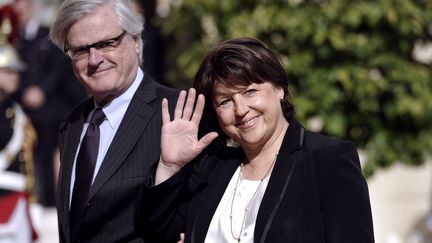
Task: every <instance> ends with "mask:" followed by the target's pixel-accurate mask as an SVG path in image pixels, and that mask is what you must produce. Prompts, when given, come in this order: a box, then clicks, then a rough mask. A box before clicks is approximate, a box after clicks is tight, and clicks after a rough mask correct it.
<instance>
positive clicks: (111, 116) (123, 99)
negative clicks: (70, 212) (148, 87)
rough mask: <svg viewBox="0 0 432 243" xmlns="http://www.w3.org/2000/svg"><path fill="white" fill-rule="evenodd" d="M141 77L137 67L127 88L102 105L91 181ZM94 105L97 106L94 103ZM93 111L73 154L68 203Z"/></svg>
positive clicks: (70, 198) (141, 73)
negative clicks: (82, 144) (96, 153)
mask: <svg viewBox="0 0 432 243" xmlns="http://www.w3.org/2000/svg"><path fill="white" fill-rule="evenodd" d="M143 77H144V73H143V71H142V70H141V69H140V68H138V72H137V76H136V77H135V80H134V81H133V83H132V84H131V85H130V86H129V88H128V89H127V90H126V91H125V92H124V93H123V94H121V95H120V96H119V97H117V98H115V99H114V100H112V101H111V102H109V103H108V104H106V105H105V106H104V107H102V110H103V112H104V113H105V116H106V118H105V120H104V121H103V122H102V124H101V125H100V126H99V129H100V139H99V151H98V155H97V159H96V165H95V170H94V172H93V180H92V183H93V182H94V180H95V178H96V176H97V173H98V171H99V169H100V167H101V165H102V161H103V159H104V158H105V155H106V153H107V151H108V148H109V146H110V144H111V142H112V140H113V138H114V135H115V134H116V132H117V129H118V128H119V126H120V123H121V121H122V120H123V116H124V114H125V113H126V110H127V108H128V107H129V104H130V102H131V100H132V97H133V95H134V94H135V92H136V90H137V89H138V86H139V85H140V84H141V81H142V79H143ZM95 107H97V105H96V104H95ZM93 112H94V110H93V111H91V112H90V114H89V115H88V117H87V120H86V122H85V123H84V127H83V130H82V132H81V139H80V144H79V145H78V149H77V151H76V154H75V159H74V164H73V168H72V175H71V185H70V188H71V190H70V195H69V196H70V197H69V205H70V203H71V201H72V193H73V185H74V183H75V168H76V159H77V157H78V151H79V150H80V147H81V142H82V139H83V138H84V135H85V133H86V131H87V127H88V122H89V121H90V118H91V117H92V115H93Z"/></svg>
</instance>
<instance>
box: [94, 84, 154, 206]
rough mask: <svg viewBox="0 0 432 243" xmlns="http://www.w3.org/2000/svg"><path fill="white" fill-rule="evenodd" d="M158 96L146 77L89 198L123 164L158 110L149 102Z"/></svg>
mask: <svg viewBox="0 0 432 243" xmlns="http://www.w3.org/2000/svg"><path fill="white" fill-rule="evenodd" d="M155 98H156V90H155V84H154V81H151V80H149V79H146V78H144V79H143V81H142V82H141V84H140V86H139V87H138V89H137V91H136V92H135V94H134V96H133V98H132V100H131V102H130V104H129V107H128V109H127V111H126V113H125V116H124V117H123V120H122V122H121V124H120V127H119V129H118V130H117V132H116V134H115V136H114V138H113V141H112V142H111V145H110V147H109V149H108V151H107V154H106V156H105V158H104V160H103V162H102V165H101V167H100V169H99V172H98V174H97V176H96V178H95V181H94V183H93V185H92V187H91V188H90V192H89V197H88V199H90V198H92V197H93V196H94V195H95V193H96V192H97V191H98V190H99V189H100V188H101V187H102V186H103V185H104V184H105V183H106V181H107V180H108V179H109V178H110V177H111V176H112V175H113V174H114V173H115V171H116V170H117V169H118V168H119V167H120V166H121V165H122V164H123V162H124V161H125V159H126V157H127V155H128V154H129V153H130V151H131V150H132V148H133V147H134V145H135V144H136V142H137V141H138V139H139V138H140V136H141V133H142V132H143V131H144V128H145V127H146V126H147V123H148V122H149V121H150V120H151V118H152V116H153V115H154V113H155V112H156V110H155V109H154V108H153V107H151V106H149V105H148V103H149V102H150V101H151V100H154V99H155Z"/></svg>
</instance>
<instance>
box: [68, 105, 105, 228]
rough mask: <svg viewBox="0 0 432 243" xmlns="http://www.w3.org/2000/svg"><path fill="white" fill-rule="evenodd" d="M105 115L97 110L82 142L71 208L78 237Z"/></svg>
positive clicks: (71, 221) (100, 110) (72, 220)
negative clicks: (100, 129)
mask: <svg viewBox="0 0 432 243" xmlns="http://www.w3.org/2000/svg"><path fill="white" fill-rule="evenodd" d="M104 119H105V114H104V113H103V111H102V109H101V108H96V109H95V111H94V113H93V116H92V118H91V119H90V122H89V125H88V128H87V131H86V134H85V135H84V138H83V140H82V142H81V147H80V150H79V152H78V157H77V160H76V169H75V183H74V188H73V193H72V202H71V207H70V224H71V234H72V236H74V235H76V230H78V225H79V222H80V219H81V216H82V214H83V211H84V208H85V203H86V201H87V197H88V193H89V190H90V185H91V183H92V179H93V173H94V169H95V164H96V159H97V154H98V150H99V136H100V132H99V125H100V124H101V123H102V122H103V121H104Z"/></svg>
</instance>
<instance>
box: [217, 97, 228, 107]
mask: <svg viewBox="0 0 432 243" xmlns="http://www.w3.org/2000/svg"><path fill="white" fill-rule="evenodd" d="M229 102H230V100H229V99H226V100H222V101H220V102H218V105H217V106H218V107H220V106H227V105H228V104H229Z"/></svg>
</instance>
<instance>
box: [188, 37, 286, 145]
mask: <svg viewBox="0 0 432 243" xmlns="http://www.w3.org/2000/svg"><path fill="white" fill-rule="evenodd" d="M264 82H270V83H272V84H273V85H274V86H275V87H281V88H282V89H283V90H284V94H285V95H284V97H283V100H282V101H281V104H282V110H283V113H284V116H285V118H286V119H287V120H288V121H290V120H291V118H292V116H293V115H294V106H293V105H292V103H291V102H290V95H289V92H288V76H287V74H286V72H285V69H284V68H283V66H282V64H281V62H280V60H279V57H278V56H277V55H276V54H275V53H273V52H272V51H271V50H270V49H269V48H268V47H267V46H266V45H265V44H264V43H262V42H261V41H259V40H257V39H253V38H236V39H231V40H227V41H224V42H222V43H220V44H219V45H217V46H216V47H215V48H213V49H211V50H210V51H209V52H208V53H207V54H206V55H205V56H204V58H203V60H202V61H201V64H200V67H199V69H198V71H197V73H196V75H195V79H194V83H193V86H194V88H195V89H196V90H197V92H198V93H201V94H203V95H204V96H205V99H206V106H205V111H204V118H205V119H206V122H207V123H209V125H210V126H211V127H212V129H214V130H215V131H216V132H218V133H219V137H220V138H222V139H224V140H226V139H228V137H227V136H226V135H225V134H224V133H223V132H222V130H221V128H220V126H219V123H218V120H217V118H216V113H215V111H214V109H213V88H214V86H215V84H216V83H219V84H222V85H224V86H227V87H238V86H249V85H250V84H252V83H264Z"/></svg>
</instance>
